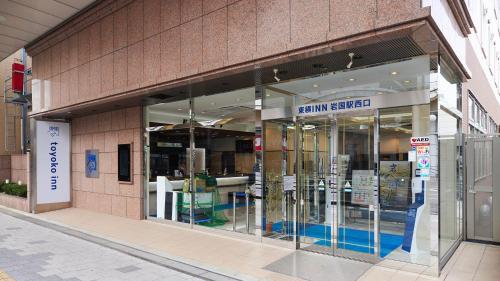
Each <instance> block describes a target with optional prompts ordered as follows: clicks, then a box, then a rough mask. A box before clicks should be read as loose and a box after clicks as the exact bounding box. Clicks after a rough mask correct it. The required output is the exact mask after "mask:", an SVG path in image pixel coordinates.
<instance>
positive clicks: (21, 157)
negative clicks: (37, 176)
mask: <svg viewBox="0 0 500 281" xmlns="http://www.w3.org/2000/svg"><path fill="white" fill-rule="evenodd" d="M10 162H11V164H10V165H11V167H10V168H11V170H10V179H11V181H12V182H18V181H21V182H22V183H23V184H26V183H27V182H28V155H27V154H15V155H11V156H10Z"/></svg>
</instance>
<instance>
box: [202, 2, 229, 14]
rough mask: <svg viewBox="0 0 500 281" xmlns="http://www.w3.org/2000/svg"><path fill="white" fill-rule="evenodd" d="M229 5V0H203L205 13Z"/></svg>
mask: <svg viewBox="0 0 500 281" xmlns="http://www.w3.org/2000/svg"><path fill="white" fill-rule="evenodd" d="M226 5H227V0H203V14H208V13H211V12H213V11H215V10H218V9H220V8H222V7H225V6H226Z"/></svg>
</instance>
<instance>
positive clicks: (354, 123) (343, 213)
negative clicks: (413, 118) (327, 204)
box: [336, 115, 376, 255]
mask: <svg viewBox="0 0 500 281" xmlns="http://www.w3.org/2000/svg"><path fill="white" fill-rule="evenodd" d="M374 133H375V130H374V117H373V115H369V116H354V117H352V116H345V117H338V118H337V137H336V138H337V144H338V146H337V149H336V150H337V155H336V156H337V157H336V159H337V214H336V215H337V219H338V228H337V241H338V243H337V253H338V254H341V255H358V254H359V253H361V254H374V253H375V238H376V236H375V235H374V234H375V231H374V228H375V216H374V214H375V207H376V206H375V202H373V201H374V200H373V199H374V196H373V194H374V187H376V186H375V177H374V174H375V173H374V168H375V167H374V152H375V149H376V147H375V145H374Z"/></svg>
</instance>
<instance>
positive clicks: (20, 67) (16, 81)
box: [12, 62, 24, 93]
mask: <svg viewBox="0 0 500 281" xmlns="http://www.w3.org/2000/svg"><path fill="white" fill-rule="evenodd" d="M23 80H24V64H20V63H17V62H15V63H13V64H12V91H14V92H16V93H22V92H23V82H24V81H23Z"/></svg>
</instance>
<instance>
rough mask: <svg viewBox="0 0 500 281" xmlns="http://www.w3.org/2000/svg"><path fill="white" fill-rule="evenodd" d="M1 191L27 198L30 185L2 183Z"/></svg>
mask: <svg viewBox="0 0 500 281" xmlns="http://www.w3.org/2000/svg"><path fill="white" fill-rule="evenodd" d="M0 192H4V193H5V194H9V195H14V196H19V197H24V198H26V197H27V196H28V187H27V186H26V185H25V184H21V185H19V184H17V183H2V184H1V185H0Z"/></svg>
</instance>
